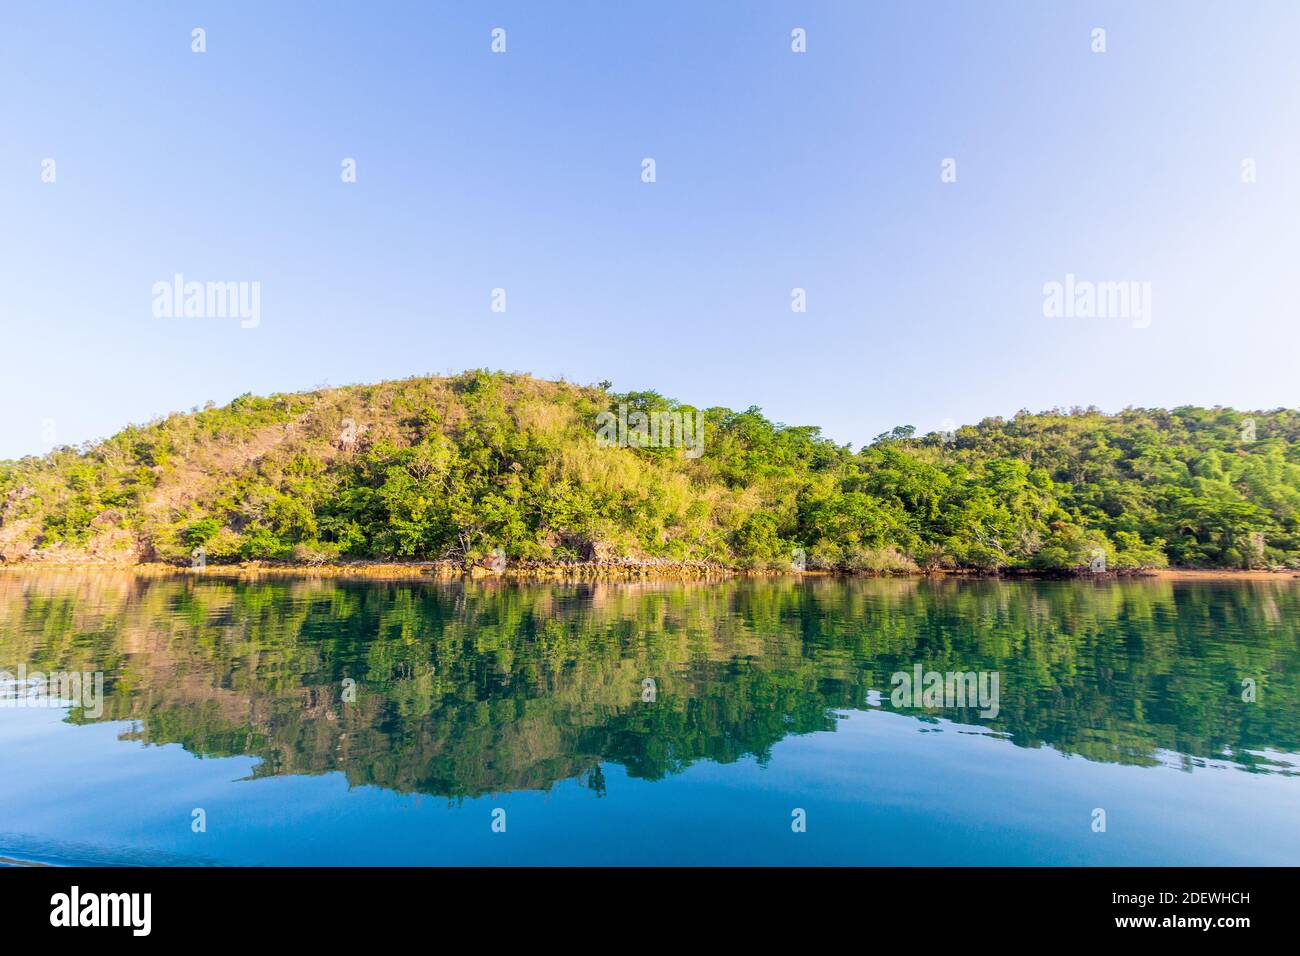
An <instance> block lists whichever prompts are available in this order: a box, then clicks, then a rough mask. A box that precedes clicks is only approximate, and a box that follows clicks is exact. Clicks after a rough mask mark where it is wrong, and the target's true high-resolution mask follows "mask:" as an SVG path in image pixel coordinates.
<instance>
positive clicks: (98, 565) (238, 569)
mask: <svg viewBox="0 0 1300 956" xmlns="http://www.w3.org/2000/svg"><path fill="white" fill-rule="evenodd" d="M77 571H81V572H86V571H89V572H95V573H99V572H108V573H119V574H120V573H126V574H132V575H135V576H138V577H171V576H181V575H186V576H194V577H208V578H238V579H248V578H260V577H283V578H304V577H306V578H357V579H360V580H376V581H397V580H408V581H430V580H435V581H455V580H462V581H485V580H486V581H524V582H543V581H643V580H659V581H720V580H725V579H728V578H752V577H761V578H784V577H789V578H831V577H843V578H902V579H913V578H956V579H970V580H1001V581H1015V580H1039V581H1051V580H1107V581H1116V580H1127V579H1133V578H1146V579H1151V580H1166V581H1286V580H1297V581H1300V570H1297V569H1281V570H1250V571H1247V570H1241V569H1235V568H1133V569H1123V570H1119V571H1108V572H1101V573H1094V572H1092V571H1089V570H1087V569H1079V570H1077V571H1033V570H1023V569H1013V570H1003V571H978V570H971V569H952V568H947V569H940V570H937V571H928V572H927V571H899V572H870V571H866V572H862V571H858V572H853V571H825V570H808V571H792V570H785V569H765V568H757V569H754V568H732V567H727V566H724V565H716V564H709V563H707V562H703V561H665V562H662V563H654V562H645V563H641V562H572V563H544V562H537V563H529V564H521V565H515V566H513V567H507V568H505V569H504V570H502V571H497V570H494V569H492V568H488V567H483V566H481V565H464V564H461V563H459V562H453V561H411V562H395V561H359V562H355V563H348V564H293V563H271V562H261V561H249V562H240V563H238V564H213V565H208V566H207V567H204V568H192V567H186V566H184V565H174V564H163V563H158V562H145V563H139V564H125V563H118V562H107V561H103V562H101V561H78V562H53V561H51V562H45V561H33V562H19V563H14V564H7V563H2V562H0V574H2V573H10V574H16V575H25V574H39V573H43V572H55V573H63V572H77Z"/></svg>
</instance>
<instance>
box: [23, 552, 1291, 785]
mask: <svg viewBox="0 0 1300 956" xmlns="http://www.w3.org/2000/svg"><path fill="white" fill-rule="evenodd" d="M1298 612H1300V589H1296V588H1295V587H1294V586H1293V585H1291V584H1290V583H1289V582H1252V583H1245V582H1241V583H1238V582H1233V583H1230V584H1205V583H1195V584H1191V583H1189V584H1172V583H1169V582H1160V581H1133V582H1121V583H1108V584H1103V585H1096V586H1094V585H1092V584H1090V583H1086V582H1085V583H1081V582H1049V583H1042V582H1037V583H1031V582H1019V583H995V582H980V581H966V582H957V581H950V580H949V581H928V580H926V581H922V580H916V579H906V580H863V579H852V580H826V579H821V580H811V581H807V582H804V583H799V582H797V581H795V580H792V579H791V580H784V579H783V580H770V579H769V580H751V581H732V582H727V583H723V584H713V585H700V584H685V585H667V584H664V585H650V586H626V585H616V584H594V585H593V584H584V585H578V584H574V585H559V586H547V587H541V586H536V587H515V586H508V585H474V584H469V585H465V586H461V585H451V584H419V583H373V584H366V583H358V582H343V581H337V582H336V581H328V580H326V581H309V580H302V581H283V580H278V581H273V582H269V583H251V582H237V581H228V580H220V579H203V580H197V579H193V578H188V577H180V578H164V579H146V578H136V577H130V576H121V577H116V576H110V575H105V574H102V573H96V574H93V575H87V576H84V577H78V576H69V575H57V576H56V575H30V576H29V575H14V576H5V577H0V667H9V666H11V665H12V666H16V665H17V664H19V663H23V662H25V663H27V664H28V666H29V667H32V668H39V669H42V670H103V671H104V672H105V675H106V690H107V700H106V701H105V711H104V719H112V720H123V719H131V720H134V721H137V722H138V724H137V727H136V729H133V730H132V731H131V732H130V733H129V734H128V735H127V736H129V737H132V738H138V739H140V740H143V741H146V742H150V743H172V742H175V743H180V744H182V745H183V746H185V747H186V748H187V749H189V750H190V751H192V752H194V753H200V754H206V755H235V754H248V755H252V756H256V757H258V758H260V760H261V763H260V765H259V766H258V768H257V770H256V773H257V774H258V775H271V774H282V773H322V772H326V771H331V770H339V771H342V772H344V773H345V774H346V775H347V777H348V779H349V781H350V782H352V783H353V784H358V785H360V784H375V785H378V786H383V787H387V788H391V789H395V790H403V791H420V792H426V793H434V794H440V795H445V796H449V797H457V796H463V795H474V794H478V793H483V792H488V791H494V790H495V791H500V790H512V789H520V788H543V787H547V786H549V785H550V784H551V783H553V782H554V781H556V780H559V779H566V778H570V777H580V778H581V779H582V780H583V782H584V783H585V784H586V785H587V786H590V787H591V788H592V789H594V790H596V791H597V792H603V788H604V775H603V772H602V771H601V766H600V765H601V763H602V762H610V761H612V762H615V763H619V764H622V765H624V766H626V767H627V768H628V770H629V772H630V773H632V774H633V775H634V776H640V777H647V778H656V777H661V776H664V775H666V774H670V773H674V772H676V771H678V770H680V769H682V768H683V767H685V766H687V765H689V764H690V763H692V762H693V761H697V760H701V759H708V760H715V761H720V762H728V761H733V760H736V759H738V758H740V757H742V756H745V755H756V756H757V757H758V758H759V759H760V760H762V759H765V758H766V756H767V754H768V753H769V751H770V749H771V747H772V745H773V744H774V743H775V742H776V741H778V740H781V739H782V738H783V737H785V736H786V735H788V734H796V733H807V732H810V731H814V730H830V729H833V727H834V723H835V718H834V711H835V710H836V709H844V708H851V707H862V706H864V704H865V700H866V696H867V691H868V690H869V689H871V688H876V689H879V690H883V691H884V692H885V697H886V699H887V698H888V690H889V677H890V675H891V674H892V673H893V672H894V671H897V670H903V669H907V668H910V667H911V666H912V664H914V663H922V664H924V665H925V666H926V667H927V669H933V670H941V671H944V670H997V671H999V672H1000V673H1001V713H1000V714H999V716H998V717H997V718H996V719H995V720H993V721H988V722H986V723H988V724H990V725H991V726H992V727H993V728H995V729H996V730H998V731H1000V732H1001V733H1003V734H1005V735H1006V736H1007V737H1008V738H1009V739H1010V740H1012V741H1014V742H1015V743H1017V744H1019V745H1021V746H1030V747H1036V746H1040V745H1043V744H1048V745H1051V746H1054V747H1057V748H1059V749H1061V750H1063V751H1066V752H1069V753H1075V754H1079V755H1082V756H1084V757H1086V758H1088V759H1092V760H1105V761H1116V762H1123V763H1135V764H1150V763H1153V762H1155V761H1156V760H1157V754H1158V752H1159V751H1170V752H1174V753H1177V754H1182V755H1184V759H1188V760H1190V759H1192V758H1208V757H1226V758H1228V759H1232V760H1235V761H1236V762H1237V763H1239V764H1240V765H1241V766H1243V767H1247V768H1251V769H1263V768H1264V767H1265V766H1266V765H1264V764H1261V763H1259V762H1258V759H1257V758H1255V757H1253V756H1252V755H1251V754H1250V753H1247V752H1246V751H1250V750H1262V749H1270V748H1271V749H1276V750H1281V751H1295V750H1298V749H1300V688H1298V687H1297V674H1298V673H1300V666H1298V665H1300V644H1298V640H1297V639H1298V637H1300V627H1298V626H1297V621H1300V613H1298ZM349 677H350V678H353V679H354V680H356V681H357V690H358V693H357V700H356V703H355V704H343V703H342V682H343V679H344V678H349ZM646 677H653V678H654V679H655V682H656V685H657V695H656V699H655V701H654V702H653V703H645V702H642V700H641V682H642V680H643V679H644V678H646ZM1243 677H1253V678H1254V679H1256V680H1257V681H1258V684H1259V688H1260V691H1259V700H1258V702H1257V703H1254V704H1245V703H1243V702H1242V700H1241V695H1240V692H1241V683H1240V682H1241V679H1242V678H1243ZM949 716H953V717H955V718H957V719H965V720H971V721H975V720H976V719H977V718H976V717H975V716H974V714H973V712H971V713H967V714H951V715H949ZM74 719H79V718H77V715H75V714H74Z"/></svg>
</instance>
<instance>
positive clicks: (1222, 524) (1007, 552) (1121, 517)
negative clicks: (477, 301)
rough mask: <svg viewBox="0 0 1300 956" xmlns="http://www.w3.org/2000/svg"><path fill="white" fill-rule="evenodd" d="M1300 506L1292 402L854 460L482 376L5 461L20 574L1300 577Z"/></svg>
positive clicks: (0, 466) (1110, 420) (989, 437)
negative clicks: (809, 571)
mask: <svg viewBox="0 0 1300 956" xmlns="http://www.w3.org/2000/svg"><path fill="white" fill-rule="evenodd" d="M646 445H649V446H650V447H640V446H646ZM1298 515H1300V413H1297V411H1295V410H1292V409H1280V410H1276V411H1270V412H1238V411H1234V410H1232V409H1229V408H1212V409H1206V408H1194V407H1182V408H1175V409H1172V410H1168V411H1166V410H1162V409H1126V410H1125V411H1123V412H1120V413H1118V414H1115V415H1105V414H1102V413H1101V412H1099V411H1098V410H1096V409H1093V408H1088V409H1072V410H1069V411H1068V412H1067V411H1060V410H1056V411H1051V412H1045V413H1041V414H1031V413H1028V412H1021V413H1019V414H1017V415H1016V416H1015V417H1014V418H1012V419H1010V420H1004V419H1001V418H989V419H985V420H984V421H982V422H980V423H979V424H977V425H972V426H965V427H962V428H959V429H957V430H955V431H954V432H952V433H949V434H939V433H932V434H929V435H924V436H918V435H916V434H915V433H914V430H913V429H912V428H911V427H900V428H896V429H894V430H893V431H892V432H889V433H886V434H884V435H881V436H879V437H878V438H877V439H876V440H875V441H874V442H873V443H872V444H871V445H870V446H868V447H866V448H863V449H861V450H859V451H856V452H855V451H853V450H852V449H851V448H849V447H847V446H841V445H837V444H836V443H834V442H832V441H830V440H828V439H826V438H824V437H822V436H821V434H820V432H819V430H818V429H817V428H815V427H808V426H797V427H793V426H785V425H779V424H775V423H773V422H771V421H769V420H768V419H766V418H765V417H764V416H763V415H762V414H761V412H760V411H759V410H758V409H757V408H749V409H747V410H745V411H742V412H735V411H731V410H729V409H725V408H708V409H699V408H696V407H694V406H689V405H684V404H681V403H678V402H675V401H671V400H669V399H666V398H664V397H663V396H660V395H658V394H656V393H653V392H629V393H621V394H620V393H615V392H612V391H610V390H609V389H608V387H605V386H590V387H587V386H578V385H573V384H569V383H565V382H550V381H543V380H539V379H535V378H532V377H530V376H527V375H511V374H504V373H491V372H486V371H473V372H466V373H464V374H462V375H458V376H454V377H450V378H432V377H429V378H411V379H404V380H400V381H392V382H384V383H381V384H378V385H364V386H348V387H342V388H326V389H320V390H317V391H312V392H304V393H297V394H285V395H272V396H270V397H268V398H259V397H255V396H252V395H242V396H240V397H239V398H236V399H235V400H234V401H232V402H231V403H230V404H228V405H225V406H222V407H216V406H213V405H211V404H209V406H208V407H205V408H203V409H201V410H199V409H196V410H194V411H192V412H190V413H184V414H181V413H178V414H173V415H170V416H168V417H166V418H164V419H161V420H158V421H155V422H151V423H149V424H147V425H144V426H139V427H136V426H132V427H129V428H126V429H124V430H123V431H121V432H119V433H118V434H116V435H114V436H112V437H111V438H108V439H106V440H104V441H100V442H96V443H93V444H90V445H87V446H85V447H82V448H60V449H57V450H55V451H53V452H51V453H50V454H49V455H46V456H45V457H43V458H34V457H33V458H25V459H22V460H20V461H11V462H3V463H0V558H2V559H3V560H4V561H6V562H19V561H33V560H47V561H48V560H59V561H110V562H124V563H131V562H138V561H165V562H178V563H186V564H188V563H189V562H190V555H191V553H192V552H193V551H194V550H195V549H197V548H202V549H203V553H204V554H205V556H206V560H207V561H208V562H210V563H221V562H235V561H240V560H269V561H296V562H303V563H321V562H327V561H335V560H341V559H388V560H426V559H441V558H452V559H458V560H466V561H475V560H482V559H483V558H484V557H485V556H487V555H489V554H494V553H500V554H503V555H504V556H505V557H506V558H508V559H510V560H515V561H519V560H525V561H529V560H531V561H559V560H581V559H585V560H602V559H608V558H613V557H623V558H628V559H638V560H644V559H650V558H660V559H672V560H701V561H708V562H715V563H719V564H724V565H728V566H733V567H789V566H790V564H791V561H792V556H793V557H794V560H795V561H799V560H803V561H805V562H806V564H807V566H808V567H812V568H836V569H842V570H861V571H901V570H912V569H915V568H923V569H933V568H939V567H965V568H978V569H983V570H995V569H1012V568H1015V569H1038V570H1062V569H1075V568H1081V567H1088V566H1090V565H1094V566H1100V564H1101V563H1103V562H1104V565H1105V567H1107V568H1109V569H1124V568H1134V567H1149V566H1163V565H1166V564H1173V565H1177V566H1186V567H1233V568H1244V567H1270V566H1289V567H1297V566H1300V524H1298ZM497 549H500V551H499V552H498V551H497Z"/></svg>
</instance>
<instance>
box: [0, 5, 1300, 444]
mask: <svg viewBox="0 0 1300 956" xmlns="http://www.w3.org/2000/svg"><path fill="white" fill-rule="evenodd" d="M195 27H202V28H203V29H204V30H205V31H206V41H207V52H206V53H202V54H196V53H193V52H192V51H191V31H192V30H193V29H194V28H195ZM496 27H500V28H503V29H505V31H506V52H505V53H504V54H494V53H492V52H491V49H490V44H491V31H492V30H493V28H496ZM796 27H800V28H803V29H804V30H806V32H807V52H806V53H803V54H797V53H794V52H792V51H791V48H790V46H791V39H790V33H791V30H792V29H794V28H796ZM1097 27H1101V28H1104V29H1105V30H1106V51H1105V52H1104V53H1094V52H1092V49H1091V46H1092V42H1093V41H1092V38H1091V31H1092V30H1093V29H1094V28H1097ZM1298 48H1300V4H1295V3H1293V2H1289V0H1279V2H1249V0H1247V2H1242V3H1235V4H1221V3H1198V2H1178V3H1174V2H1167V3H1159V2H1147V3H1142V4H1123V3H1113V4H1112V3H1083V2H1079V3H1074V2H1061V3H1051V4H1047V3H1031V2H1028V0H1014V2H982V3H978V4H976V3H963V2H950V3H942V2H929V3H921V2H918V3H903V2H898V3H849V2H841V3H799V4H796V3H776V2H771V3H761V2H758V3H755V2H747V3H739V2H709V3H700V2H694V3H691V2H658V3H654V4H633V3H617V4H615V3H612V2H611V3H595V2H556V3H548V4H538V3H535V2H527V3H469V2H464V3H446V4H444V3H438V4H434V3H398V2H377V3H373V4H354V3H342V2H324V3H310V4H309V3H293V2H276V3H273V4H272V3H251V2H249V3H245V2H221V3H217V2H207V3H174V4H163V3H144V2H141V3H127V2H95V3H90V2H87V3H63V2H58V0H44V2H40V3H29V2H15V0H8V2H6V3H5V4H4V5H3V7H0V103H2V104H3V110H2V111H0V115H2V116H3V121H2V122H0V183H3V184H4V185H3V188H0V222H2V223H3V228H2V229H0V333H2V336H0V341H2V342H3V349H4V359H3V363H2V364H0V368H2V369H3V376H4V382H3V386H4V396H5V397H4V405H3V407H4V414H3V415H2V416H0V457H15V456H19V455H23V454H29V453H41V452H44V451H46V450H48V448H49V447H50V446H51V444H52V443H77V442H81V441H84V440H87V439H93V438H97V437H102V436H105V435H108V434H111V433H112V432H114V431H116V430H117V429H118V428H120V427H121V426H123V425H124V424H126V423H128V422H143V421H147V420H148V419H150V418H153V417H155V416H158V415H160V414H164V413H166V412H169V411H174V410H182V409H187V408H189V407H191V406H195V405H200V404H202V403H203V402H205V401H207V400H209V399H211V400H215V401H217V402H226V401H228V400H230V399H231V398H233V397H234V396H236V395H238V394H240V393H242V392H245V391H252V392H257V393H268V392H272V391H292V390H297V389H305V388H311V387H313V386H316V385H319V384H322V383H329V384H332V385H342V384H349V383H356V382H369V381H376V380H380V379H384V378H398V377H404V376H408V375H413V374H424V373H444V372H448V371H459V370H461V369H464V368H473V367H489V368H500V369H506V370H517V371H529V372H533V373H535V374H538V375H542V376H546V377H559V376H564V377H565V378H568V379H569V380H571V381H577V382H584V383H586V382H596V381H600V380H602V379H608V380H610V381H612V382H613V383H614V386H615V387H616V388H618V389H620V390H622V389H634V388H653V389H657V390H659V391H661V392H663V393H664V394H667V395H669V396H672V397H676V398H680V399H682V400H686V401H690V402H693V403H695V404H700V405H727V406H730V407H733V408H744V407H748V406H749V405H758V406H760V407H762V408H763V409H764V411H765V412H766V413H767V414H768V415H769V416H770V417H771V418H773V419H775V420H777V421H782V422H787V423H791V424H817V425H821V426H823V428H824V429H825V431H826V433H827V434H828V435H830V436H831V437H833V438H835V439H836V440H838V441H841V442H851V443H853V444H854V445H858V444H861V443H864V442H867V441H869V440H870V439H871V438H872V437H873V436H874V435H876V434H877V433H879V432H881V431H884V430H886V429H888V428H890V427H892V426H894V425H897V424H912V425H915V426H917V427H918V428H919V429H920V430H921V431H930V430H934V429H937V428H940V427H942V426H943V423H944V422H945V420H952V421H954V422H957V423H964V422H970V421H975V420H978V419H979V418H982V417H984V416H986V415H997V414H1001V415H1010V414H1014V413H1015V412H1016V410H1018V409H1020V408H1030V409H1034V410H1038V409H1043V408H1049V407H1053V406H1058V405H1060V406H1070V405H1076V404H1078V405H1088V404H1095V405H1098V406H1100V407H1102V408H1104V409H1106V410H1117V409H1119V408H1122V407H1124V406H1126V405H1147V406H1153V405H1162V406H1172V405H1178V404H1188V403H1195V404H1205V405H1213V404H1224V405H1233V406H1236V407H1239V408H1271V407H1276V406H1278V405H1296V404H1297V394H1296V385H1295V383H1296V381H1297V376H1296V372H1295V364H1296V357H1297V355H1298V354H1300V349H1298V348H1297V346H1300V305H1298V304H1297V295H1296V289H1295V277H1296V276H1298V275H1300V271H1297V268H1296V263H1297V257H1298V254H1300V239H1298V236H1300V181H1298V180H1300V177H1298V175H1297V174H1300V55H1297V49H1298ZM347 157H351V158H354V159H355V160H356V163H357V182H356V183H344V182H342V180H341V177H340V169H341V163H342V161H343V160H344V158H347ZM645 157H652V158H653V159H654V160H655V162H656V176H657V179H656V181H655V182H654V183H645V182H642V179H641V170H642V160H643V158H645ZM949 157H951V158H953V159H955V160H956V163H957V167H956V168H957V181H956V182H951V183H944V182H941V180H940V171H941V166H940V164H941V162H942V161H943V160H944V159H945V158H949ZM47 158H52V159H54V160H55V163H56V166H55V173H56V177H55V181H54V182H52V183H49V182H42V169H43V167H42V162H43V160H45V159H47ZM1244 159H1252V160H1253V161H1254V163H1255V168H1256V176H1257V180H1256V181H1255V182H1253V183H1243V182H1242V162H1243V160H1244ZM176 273H181V274H183V275H184V276H185V277H186V279H187V280H199V281H223V282H224V281H242V282H258V283H260V290H261V312H260V322H259V324H258V325H257V327H256V328H247V329H245V328H241V327H240V324H239V322H238V320H236V319H221V318H183V317H178V318H170V319H169V318H158V317H156V316H155V315H154V313H153V308H152V306H153V293H152V287H153V285H154V283H156V282H159V281H170V280H171V277H172V276H173V275H174V274H176ZM1067 274H1074V275H1076V276H1078V277H1079V278H1081V279H1086V280H1092V281H1130V280H1131V281H1140V282H1149V283H1150V289H1151V316H1150V318H1151V322H1150V325H1149V327H1145V328H1138V327H1135V323H1133V322H1130V321H1127V320H1125V319H1122V318H1119V319H1117V318H1093V319H1086V318H1077V317H1076V318H1072V319H1060V318H1055V319H1052V318H1047V317H1045V316H1044V314H1043V286H1044V283H1047V282H1051V281H1063V280H1064V279H1065V276H1066V275H1067ZM796 287H798V288H803V289H806V290H807V312H805V313H795V312H792V311H791V290H792V289H794V288H796ZM494 288H504V289H505V290H506V296H507V299H506V301H507V309H506V312H505V313H496V312H493V311H491V308H490V305H491V295H492V290H493V289H494Z"/></svg>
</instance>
